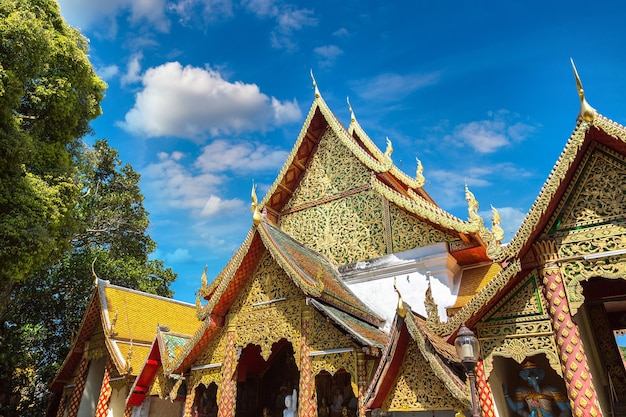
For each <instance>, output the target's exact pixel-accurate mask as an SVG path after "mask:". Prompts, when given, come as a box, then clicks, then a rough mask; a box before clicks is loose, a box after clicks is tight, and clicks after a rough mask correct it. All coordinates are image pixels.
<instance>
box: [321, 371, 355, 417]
mask: <svg viewBox="0 0 626 417" xmlns="http://www.w3.org/2000/svg"><path fill="white" fill-rule="evenodd" d="M355 387H356V385H355V382H354V380H353V378H352V375H350V373H349V372H346V371H345V370H344V369H343V368H342V369H340V370H338V371H337V372H336V373H335V374H334V375H331V374H330V373H329V372H328V371H321V372H320V373H318V374H317V375H316V376H315V391H316V394H317V410H318V416H319V417H341V416H342V415H343V414H346V415H347V417H354V416H356V415H357V408H358V401H357V397H356V395H355V392H354V389H355ZM344 408H345V410H344Z"/></svg>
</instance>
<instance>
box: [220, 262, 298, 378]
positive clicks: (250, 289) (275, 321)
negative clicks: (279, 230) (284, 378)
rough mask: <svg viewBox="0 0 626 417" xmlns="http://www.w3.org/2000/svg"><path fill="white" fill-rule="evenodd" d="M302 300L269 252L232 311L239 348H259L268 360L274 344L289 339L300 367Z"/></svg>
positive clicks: (232, 323) (296, 289)
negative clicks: (251, 346) (251, 345)
mask: <svg viewBox="0 0 626 417" xmlns="http://www.w3.org/2000/svg"><path fill="white" fill-rule="evenodd" d="M303 300H304V296H303V295H302V293H301V291H300V290H299V289H298V288H297V287H296V286H295V284H294V283H293V281H291V279H290V278H289V277H288V276H287V274H286V273H285V271H283V270H282V269H281V268H280V266H279V265H278V264H277V263H276V261H275V260H274V259H273V258H272V257H271V255H270V254H269V252H267V251H266V252H265V253H264V254H263V255H262V257H261V259H260V261H259V263H258V265H257V267H256V269H255V271H254V273H253V274H252V278H251V279H250V280H249V281H248V282H247V283H246V285H245V286H244V288H243V289H242V291H241V293H240V295H239V297H238V298H237V300H236V301H235V302H234V303H233V305H232V307H231V310H230V311H231V313H230V314H231V317H230V318H229V325H231V326H234V327H235V328H236V333H237V336H236V345H237V346H238V347H242V348H245V347H246V346H247V345H249V344H254V345H258V346H260V347H261V356H262V357H263V359H265V360H267V359H268V358H269V356H270V354H271V353H272V345H273V344H274V343H276V342H278V341H280V340H281V339H286V340H287V341H289V342H291V344H292V346H293V349H294V352H295V355H294V356H295V359H296V364H298V366H299V358H300V356H299V349H300V320H301V312H300V308H301V305H302V303H303Z"/></svg>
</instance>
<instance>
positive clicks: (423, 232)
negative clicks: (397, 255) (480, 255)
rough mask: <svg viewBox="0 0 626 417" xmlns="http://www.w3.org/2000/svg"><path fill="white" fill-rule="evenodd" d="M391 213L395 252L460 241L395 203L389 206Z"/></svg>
mask: <svg viewBox="0 0 626 417" xmlns="http://www.w3.org/2000/svg"><path fill="white" fill-rule="evenodd" d="M389 212H390V217H391V235H392V236H391V239H392V244H393V252H402V251H405V250H409V249H413V248H421V247H424V246H428V245H433V244H435V243H439V242H450V241H453V240H457V239H458V238H457V237H454V236H451V235H449V234H447V233H444V232H442V231H441V230H438V229H435V228H434V227H432V226H431V225H429V224H427V223H424V222H422V221H420V220H418V219H417V218H415V216H413V215H411V214H409V213H407V212H406V211H404V210H403V209H401V208H400V207H398V206H397V205H395V204H393V203H390V204H389Z"/></svg>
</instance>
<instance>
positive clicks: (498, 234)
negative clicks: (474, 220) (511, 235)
mask: <svg viewBox="0 0 626 417" xmlns="http://www.w3.org/2000/svg"><path fill="white" fill-rule="evenodd" d="M491 212H492V213H493V217H492V218H491V232H492V233H493V237H494V239H495V240H497V241H498V242H500V241H502V239H504V230H503V229H502V227H500V222H501V220H502V218H501V217H500V213H498V210H497V209H496V208H495V207H494V206H491Z"/></svg>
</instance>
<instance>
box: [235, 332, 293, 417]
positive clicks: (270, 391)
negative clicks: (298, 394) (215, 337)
mask: <svg viewBox="0 0 626 417" xmlns="http://www.w3.org/2000/svg"><path fill="white" fill-rule="evenodd" d="M299 381H300V371H299V370H298V367H297V366H296V362H295V359H294V350H293V346H292V345H291V343H289V342H287V341H286V340H285V339H281V340H280V341H279V342H276V343H274V344H273V345H272V353H271V354H270V357H269V358H268V359H267V361H265V360H264V359H263V357H262V356H261V347H260V346H257V345H248V346H246V347H245V348H244V349H243V350H242V351H241V355H240V357H239V365H238V368H237V408H236V411H235V417H263V416H264V415H266V416H268V417H282V414H283V409H284V408H285V396H286V395H289V394H291V393H292V391H293V389H294V388H295V389H296V390H297V389H298V383H299ZM264 409H267V410H266V414H264V412H263V410H264Z"/></svg>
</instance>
